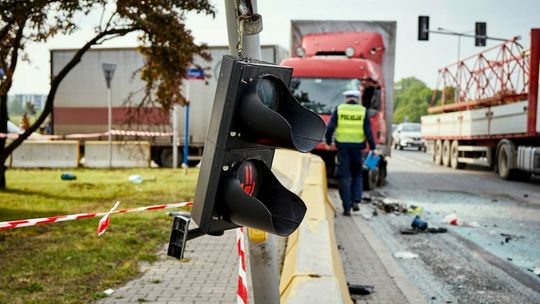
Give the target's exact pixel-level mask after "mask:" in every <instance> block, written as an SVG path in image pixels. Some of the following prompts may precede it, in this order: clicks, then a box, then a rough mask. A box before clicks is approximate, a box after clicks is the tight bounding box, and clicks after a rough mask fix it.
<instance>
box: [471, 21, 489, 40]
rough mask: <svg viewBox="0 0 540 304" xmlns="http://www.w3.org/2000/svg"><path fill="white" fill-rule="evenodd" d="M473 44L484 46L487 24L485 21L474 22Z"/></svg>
mask: <svg viewBox="0 0 540 304" xmlns="http://www.w3.org/2000/svg"><path fill="white" fill-rule="evenodd" d="M474 29H475V34H474V35H475V36H476V37H474V46H486V36H487V25H486V23H485V22H476V24H475V27H474Z"/></svg>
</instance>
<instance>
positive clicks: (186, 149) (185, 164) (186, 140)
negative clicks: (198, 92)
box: [182, 79, 191, 168]
mask: <svg viewBox="0 0 540 304" xmlns="http://www.w3.org/2000/svg"><path fill="white" fill-rule="evenodd" d="M186 81H187V87H186V99H187V100H188V102H189V93H190V92H189V90H190V87H191V83H190V80H189V79H187V80H186ZM185 108H186V109H185V111H186V127H185V129H184V161H183V162H182V167H184V168H187V167H188V154H189V103H188V104H187V105H186V106H185Z"/></svg>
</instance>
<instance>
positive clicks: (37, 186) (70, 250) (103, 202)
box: [0, 169, 198, 304]
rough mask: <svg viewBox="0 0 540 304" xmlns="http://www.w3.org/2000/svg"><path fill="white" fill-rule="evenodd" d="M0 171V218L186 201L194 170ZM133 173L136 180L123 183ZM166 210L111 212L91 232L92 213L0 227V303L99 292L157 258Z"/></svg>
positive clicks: (89, 296)
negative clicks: (1, 182) (105, 223)
mask: <svg viewBox="0 0 540 304" xmlns="http://www.w3.org/2000/svg"><path fill="white" fill-rule="evenodd" d="M62 172H63V171H62V170H8V172H7V181H8V190H6V191H4V192H0V221H6V220H15V219H27V218H36V217H47V216H55V215H63V214H73V213H80V212H104V211H107V210H109V209H110V208H111V207H112V205H113V204H114V201H116V200H119V201H120V202H121V204H120V207H119V208H120V209H123V208H131V207H140V206H147V205H153V204H161V203H172V202H182V201H187V200H191V199H192V197H193V195H194V190H195V183H196V177H197V173H198V171H197V170H196V169H190V170H188V173H187V175H185V174H184V171H180V170H176V171H173V170H170V169H122V170H90V169H77V170H72V171H71V172H72V173H74V174H75V175H76V176H77V180H75V181H62V180H61V179H60V175H61V174H62ZM132 174H139V175H141V176H142V177H143V178H144V179H145V181H144V182H143V183H142V184H132V183H130V182H128V177H129V176H130V175H132ZM167 212H168V211H163V210H161V211H159V210H158V211H149V212H141V213H130V214H117V215H113V216H112V219H111V224H110V226H109V228H108V230H107V233H105V235H103V236H102V237H101V238H97V237H96V228H97V223H98V221H99V219H98V218H94V219H82V220H77V221H70V222H63V223H55V224H45V225H38V226H33V227H25V228H18V229H13V230H4V231H0V269H2V270H1V272H0V273H1V275H0V304H4V303H15V304H16V303H89V302H91V301H92V300H95V299H97V298H99V297H102V296H104V294H103V292H102V291H103V290H105V289H107V288H111V287H113V288H114V287H115V286H118V285H119V284H121V283H123V282H126V281H127V280H129V279H130V278H133V277H134V276H136V275H137V273H138V271H139V267H138V263H139V262H141V261H145V262H152V261H154V260H156V259H157V253H158V252H157V251H158V246H159V245H160V244H163V243H166V242H167V241H168V238H169V233H170V227H171V223H172V220H171V218H170V217H169V216H167Z"/></svg>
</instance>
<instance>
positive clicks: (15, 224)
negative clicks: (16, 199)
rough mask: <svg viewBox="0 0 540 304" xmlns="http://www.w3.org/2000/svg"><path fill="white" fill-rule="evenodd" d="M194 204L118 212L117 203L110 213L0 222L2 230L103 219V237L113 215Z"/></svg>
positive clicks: (99, 226) (100, 233)
mask: <svg viewBox="0 0 540 304" xmlns="http://www.w3.org/2000/svg"><path fill="white" fill-rule="evenodd" d="M192 204H193V203H192V202H184V203H175V204H163V205H153V206H146V207H137V208H131V209H122V210H116V208H118V205H119V202H116V204H115V205H114V207H113V208H112V209H111V210H109V212H98V213H78V214H70V215H60V216H52V217H43V218H35V219H27V220H15V221H6V222H0V230H6V229H13V228H20V227H28V226H34V225H41V224H50V223H59V222H65V221H73V220H80V219H84V218H92V217H102V218H101V220H100V221H99V225H98V228H97V234H98V236H101V235H103V233H105V231H106V230H107V227H108V226H109V223H110V216H111V215H112V214H117V213H130V212H142V211H153V210H160V209H171V208H180V207H186V206H191V205H192Z"/></svg>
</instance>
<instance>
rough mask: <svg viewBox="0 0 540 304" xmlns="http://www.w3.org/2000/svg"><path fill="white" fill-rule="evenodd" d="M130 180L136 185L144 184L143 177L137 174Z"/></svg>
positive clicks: (130, 177)
mask: <svg viewBox="0 0 540 304" xmlns="http://www.w3.org/2000/svg"><path fill="white" fill-rule="evenodd" d="M128 180H129V181H130V182H132V183H134V184H141V183H142V182H143V178H142V176H140V175H137V174H136V175H131V176H129V178H128Z"/></svg>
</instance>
